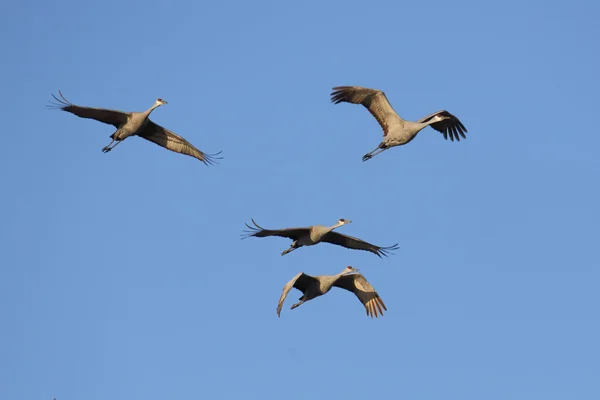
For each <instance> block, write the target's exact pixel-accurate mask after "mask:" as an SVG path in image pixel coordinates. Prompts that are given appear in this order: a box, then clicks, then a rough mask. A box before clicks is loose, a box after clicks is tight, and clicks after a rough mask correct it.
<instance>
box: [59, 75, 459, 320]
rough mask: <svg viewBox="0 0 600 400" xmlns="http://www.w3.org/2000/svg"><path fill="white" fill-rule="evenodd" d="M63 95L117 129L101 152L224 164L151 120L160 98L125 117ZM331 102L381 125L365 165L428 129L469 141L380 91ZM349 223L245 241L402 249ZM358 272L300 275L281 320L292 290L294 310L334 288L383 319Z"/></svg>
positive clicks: (79, 110)
mask: <svg viewBox="0 0 600 400" xmlns="http://www.w3.org/2000/svg"><path fill="white" fill-rule="evenodd" d="M59 95H60V98H58V97H56V96H55V95H52V96H53V97H54V99H55V100H56V102H54V103H51V105H50V107H51V108H58V109H61V110H63V111H67V112H70V113H72V114H74V115H77V116H78V117H81V118H90V119H94V120H96V121H100V122H103V123H105V124H109V125H113V126H114V127H115V128H116V129H117V130H116V131H115V132H114V133H113V134H112V135H110V138H111V139H112V140H111V142H110V143H109V144H108V145H107V146H105V147H104V148H103V149H102V152H104V153H108V152H109V151H111V150H113V149H114V148H115V147H117V145H118V144H119V143H121V142H123V141H124V140H125V139H127V138H128V137H130V136H139V137H142V138H144V139H146V140H149V141H151V142H154V143H156V144H158V145H159V146H162V147H164V148H166V149H168V150H171V151H173V152H176V153H180V154H185V155H188V156H191V157H194V158H197V159H198V160H200V161H202V162H203V163H204V164H206V165H212V164H215V163H217V160H220V159H222V157H219V155H220V154H221V152H218V153H215V154H208V153H204V152H202V151H200V150H198V149H197V148H196V147H194V146H193V145H192V144H191V143H190V142H188V141H187V140H185V139H184V138H183V137H181V136H179V135H178V134H176V133H174V132H172V131H170V130H168V129H166V128H163V127H162V126H160V125H158V124H156V123H155V122H153V121H152V120H150V118H149V116H150V114H151V113H152V111H154V110H155V109H156V108H158V107H160V106H162V105H164V104H167V102H166V101H164V100H163V99H160V98H159V99H156V101H155V102H154V104H153V105H152V106H151V107H150V108H148V109H147V110H146V111H142V112H125V111H119V110H109V109H105V108H93V107H83V106H78V105H75V104H72V103H70V102H69V101H68V100H67V99H66V98H65V97H64V96H63V94H62V93H61V92H60V91H59ZM331 101H332V102H333V103H334V104H338V103H342V102H346V103H352V104H362V105H363V106H364V107H365V108H367V110H369V112H370V113H371V114H372V115H373V117H375V119H376V120H377V122H379V125H381V128H382V129H383V140H382V141H381V143H379V145H378V146H377V147H376V148H375V149H374V150H373V151H370V152H369V153H367V154H365V155H364V156H363V158H362V160H363V161H367V160H369V159H371V158H373V157H374V156H376V155H378V154H381V153H382V152H384V151H386V150H388V149H390V148H392V147H395V146H402V145H405V144H407V143H409V142H410V141H411V140H413V139H414V138H415V137H416V136H417V134H418V133H419V132H420V131H421V130H423V129H424V128H426V127H427V126H431V127H432V128H433V129H435V130H436V131H438V132H440V133H441V134H442V135H443V136H444V139H448V138H450V140H452V141H454V140H455V139H456V140H457V141H459V140H460V138H461V137H463V138H465V139H466V136H465V133H466V132H467V129H466V128H465V127H464V125H463V124H462V123H461V122H460V121H459V119H458V118H456V117H455V116H454V115H452V114H450V113H449V112H448V111H446V110H441V111H437V112H435V113H433V114H430V115H428V116H426V117H424V118H421V119H420V120H418V121H416V122H413V121H407V120H405V119H402V118H401V117H400V116H399V115H398V113H396V111H394V109H393V108H392V106H391V104H390V102H389V101H388V99H387V97H386V95H385V93H384V92H383V91H381V90H377V89H369V88H364V87H360V86H339V87H334V88H333V92H332V93H331ZM351 222H352V221H350V220H346V219H340V220H339V221H338V222H337V223H336V224H335V225H332V226H321V225H313V226H309V227H303V228H283V229H265V228H262V227H261V226H259V225H258V224H257V223H256V222H255V221H254V219H253V220H252V224H253V225H254V226H250V225H248V224H246V226H247V227H248V229H249V230H248V231H246V233H245V234H244V235H243V236H244V238H247V237H259V238H262V237H269V236H278V237H285V238H288V239H291V240H292V244H291V245H290V247H289V248H288V249H286V250H284V251H283V252H282V253H281V255H282V256H283V255H286V254H288V253H290V252H292V251H294V250H296V249H298V248H300V247H303V246H313V245H316V244H318V243H331V244H335V245H338V246H343V247H346V248H348V249H353V250H364V251H369V252H371V253H373V254H375V255H377V256H378V257H380V258H381V256H382V255H383V256H387V255H388V254H391V253H390V251H391V250H396V249H398V244H395V245H393V246H388V247H380V246H376V245H374V244H371V243H368V242H366V241H364V240H362V239H359V238H355V237H352V236H348V235H344V234H341V233H338V232H334V230H335V229H336V228H339V227H341V226H343V225H346V224H349V223H351ZM358 271H359V270H358V269H357V268H354V267H351V266H348V267H345V268H344V269H343V270H342V271H341V272H340V273H338V274H336V275H320V276H310V275H307V274H305V273H304V272H300V273H298V274H297V275H296V276H294V277H293V278H292V279H291V280H290V281H289V282H288V283H286V284H285V286H284V287H283V293H282V294H281V297H280V299H279V303H278V305H277V315H278V316H280V315H281V308H282V307H283V303H284V301H285V299H286V297H287V295H288V293H289V291H290V290H291V289H292V288H296V289H298V290H299V291H301V292H302V296H301V297H300V298H299V302H298V303H296V304H294V305H293V306H292V307H291V309H292V310H293V309H294V308H296V307H298V306H300V305H302V304H303V303H305V302H307V301H309V300H312V299H314V298H316V297H319V296H322V295H324V294H326V293H328V292H329V291H330V290H331V289H332V288H333V287H334V286H335V287H339V288H342V289H346V290H348V291H350V292H352V293H354V295H355V296H356V297H357V298H358V299H359V300H360V302H361V303H362V304H363V305H364V307H365V309H366V312H367V315H368V316H371V318H372V317H373V316H375V317H378V316H379V315H383V310H386V311H387V308H386V306H385V304H384V303H383V301H382V300H381V298H380V297H379V294H377V292H376V291H375V289H373V287H372V286H371V284H370V283H369V282H368V281H367V279H366V278H365V277H364V276H363V275H362V274H360V273H359V272H358Z"/></svg>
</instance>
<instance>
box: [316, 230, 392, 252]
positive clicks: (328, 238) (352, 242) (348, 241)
mask: <svg viewBox="0 0 600 400" xmlns="http://www.w3.org/2000/svg"><path fill="white" fill-rule="evenodd" d="M321 241H322V242H327V243H331V244H337V245H338V246H343V247H346V248H348V249H354V250H365V251H370V252H371V253H373V254H377V256H379V258H381V256H382V255H384V256H386V257H387V255H388V253H389V252H390V251H391V250H397V249H398V248H399V247H398V243H396V244H395V245H393V246H388V247H380V246H375V245H374V244H371V243H367V242H365V241H364V240H362V239H359V238H355V237H352V236H348V235H344V234H343V233H338V232H335V231H332V232H329V233H328V234H326V235H325V237H323V239H321Z"/></svg>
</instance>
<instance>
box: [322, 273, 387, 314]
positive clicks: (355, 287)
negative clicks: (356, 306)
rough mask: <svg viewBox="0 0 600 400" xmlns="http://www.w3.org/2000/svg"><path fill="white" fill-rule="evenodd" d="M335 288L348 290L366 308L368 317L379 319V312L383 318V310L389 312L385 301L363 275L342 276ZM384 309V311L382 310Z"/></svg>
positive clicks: (336, 282)
mask: <svg viewBox="0 0 600 400" xmlns="http://www.w3.org/2000/svg"><path fill="white" fill-rule="evenodd" d="M333 286H337V287H340V288H342V289H346V290H349V291H351V292H352V293H354V294H355V295H356V297H358V299H359V300H360V302H361V303H363V305H364V306H365V309H366V310H367V315H369V316H371V318H373V315H375V318H377V317H378V315H377V312H378V311H379V314H381V315H382V316H383V310H385V311H387V308H386V307H385V304H384V303H383V300H381V297H379V295H378V294H377V292H376V291H375V289H373V286H371V284H370V283H369V281H367V279H366V278H365V277H364V276H362V275H361V274H350V275H344V276H341V277H340V278H339V279H338V280H337V281H335V283H334V284H333ZM382 308H383V310H382Z"/></svg>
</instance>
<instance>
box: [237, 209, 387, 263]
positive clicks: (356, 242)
mask: <svg viewBox="0 0 600 400" xmlns="http://www.w3.org/2000/svg"><path fill="white" fill-rule="evenodd" d="M351 222H352V221H350V220H347V219H343V218H340V219H339V220H338V222H337V223H336V224H335V225H332V226H323V225H312V226H308V227H304V228H283V229H265V228H263V227H261V226H260V225H258V224H257V223H256V221H254V219H252V223H253V224H254V226H250V225H248V224H246V227H248V229H250V230H249V231H245V232H246V233H245V234H242V236H244V237H243V238H242V239H246V238H248V237H252V236H253V237H260V238H262V237H268V236H279V237H285V238H288V239H292V240H293V242H292V244H291V245H290V247H289V249H286V250H284V251H283V252H282V253H281V255H282V256H284V255H286V254H287V253H290V252H292V251H294V250H296V249H299V248H300V247H302V246H313V245H315V244H318V243H321V242H326V243H331V244H336V245H338V246H343V247H345V248H347V249H353V250H365V251H370V252H371V253H373V254H376V255H377V256H378V257H379V258H381V256H382V255H384V256H386V257H387V254H388V253H389V252H390V251H391V250H397V249H398V244H397V243H396V244H394V245H393V246H388V247H380V246H375V245H374V244H371V243H367V242H365V241H364V240H361V239H358V238H355V237H352V236H348V235H344V234H342V233H337V232H333V230H334V229H336V228H338V227H340V226H342V225H346V224H349V223H351Z"/></svg>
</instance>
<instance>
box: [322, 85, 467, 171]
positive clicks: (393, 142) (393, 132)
mask: <svg viewBox="0 0 600 400" xmlns="http://www.w3.org/2000/svg"><path fill="white" fill-rule="evenodd" d="M332 90H333V92H332V93H331V102H332V103H333V104H339V103H342V102H346V103H352V104H362V105H363V106H364V107H365V108H367V110H369V112H370V113H371V114H372V115H373V117H375V119H376V120H377V122H379V125H381V128H383V141H382V142H381V143H379V146H377V147H376V148H375V149H374V150H373V151H371V152H369V153H367V154H365V155H364V156H363V158H362V160H363V161H367V160H369V159H371V158H373V157H374V156H376V155H377V154H380V153H383V152H384V151H386V150H387V149H389V148H391V147H395V146H402V145H405V144H407V143H409V142H410V141H411V140H413V139H414V138H415V137H416V136H417V134H418V133H419V132H421V130H423V129H424V128H425V127H427V126H431V127H432V128H433V129H435V130H436V131H438V132H441V133H442V135H444V139H446V140H448V138H450V140H451V141H454V139H456V140H457V141H460V136H462V137H463V138H464V139H466V138H467V137H466V136H465V133H466V132H467V128H465V126H464V125H463V124H462V122H460V120H459V119H458V118H456V117H455V116H454V115H452V114H450V113H449V112H448V111H446V110H441V111H437V112H435V113H433V114H430V115H428V116H426V117H423V118H421V119H420V120H418V121H417V122H413V121H407V120H404V119H402V118H401V117H400V116H399V115H398V113H396V111H394V109H393V108H392V106H391V104H390V102H389V101H388V99H387V97H386V95H385V93H384V92H383V91H381V90H377V89H369V88H364V87H361V86H337V87H334V88H333V89H332ZM459 135H460V136H459Z"/></svg>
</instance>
